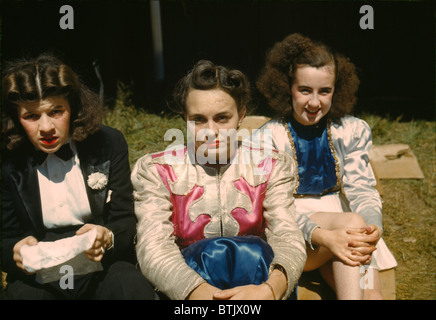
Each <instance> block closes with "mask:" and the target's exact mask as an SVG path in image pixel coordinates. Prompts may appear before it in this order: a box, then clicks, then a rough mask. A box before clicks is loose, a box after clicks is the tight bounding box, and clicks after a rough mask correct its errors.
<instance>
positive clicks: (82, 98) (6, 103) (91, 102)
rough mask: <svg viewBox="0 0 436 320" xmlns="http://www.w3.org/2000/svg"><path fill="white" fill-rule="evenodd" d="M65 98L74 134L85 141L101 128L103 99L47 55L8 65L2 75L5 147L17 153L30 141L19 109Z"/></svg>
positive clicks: (71, 133)
mask: <svg viewBox="0 0 436 320" xmlns="http://www.w3.org/2000/svg"><path fill="white" fill-rule="evenodd" d="M54 96H62V97H64V98H65V99H67V100H68V102H69V104H70V107H71V119H70V135H71V138H72V139H73V140H75V141H82V140H84V139H85V138H86V137H87V136H88V135H90V134H93V133H94V132H96V131H97V130H98V129H99V126H100V123H101V121H102V119H103V105H102V102H101V100H100V98H99V96H98V95H97V94H96V93H94V92H93V91H92V90H91V89H90V88H88V87H87V86H86V85H85V84H84V83H82V81H81V80H80V78H79V76H78V75H77V73H75V72H74V71H73V70H72V69H71V68H70V67H69V66H67V65H66V64H65V63H63V62H62V61H61V60H59V59H58V58H57V57H56V56H54V55H52V54H49V53H45V54H42V55H40V56H38V57H37V58H34V59H21V60H16V61H10V62H6V63H5V68H4V71H3V76H2V116H3V119H2V140H3V141H2V145H3V147H4V148H6V149H8V150H15V149H17V148H18V147H19V146H21V145H23V144H24V142H25V141H28V139H27V136H26V133H25V132H24V129H23V127H22V126H21V124H20V122H19V119H18V109H17V108H18V106H19V105H20V104H21V103H24V102H29V101H39V100H41V99H45V98H47V97H54Z"/></svg>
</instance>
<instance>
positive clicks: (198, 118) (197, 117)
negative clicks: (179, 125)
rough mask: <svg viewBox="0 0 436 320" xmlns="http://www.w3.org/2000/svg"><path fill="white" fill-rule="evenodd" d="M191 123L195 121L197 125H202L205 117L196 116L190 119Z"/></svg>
mask: <svg viewBox="0 0 436 320" xmlns="http://www.w3.org/2000/svg"><path fill="white" fill-rule="evenodd" d="M190 121H194V122H195V123H196V124H201V123H203V122H204V121H205V119H204V117H201V116H194V117H192V118H190Z"/></svg>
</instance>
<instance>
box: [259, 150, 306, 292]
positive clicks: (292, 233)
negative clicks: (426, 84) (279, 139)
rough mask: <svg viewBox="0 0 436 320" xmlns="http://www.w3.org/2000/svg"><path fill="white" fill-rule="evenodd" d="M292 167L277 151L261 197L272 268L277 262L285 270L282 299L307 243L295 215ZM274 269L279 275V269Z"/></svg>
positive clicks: (292, 284) (294, 278)
mask: <svg viewBox="0 0 436 320" xmlns="http://www.w3.org/2000/svg"><path fill="white" fill-rule="evenodd" d="M295 170H296V166H295V163H294V161H292V159H291V158H290V157H289V156H288V155H286V154H285V153H279V154H278V159H277V161H276V164H275V166H274V168H273V170H272V173H271V176H270V180H269V182H268V188H267V191H266V195H265V200H264V209H265V210H264V217H265V220H266V229H265V234H266V237H267V241H268V243H269V245H270V246H271V247H272V249H273V251H274V259H273V261H272V263H271V269H274V266H275V265H279V266H282V267H283V268H284V270H285V272H286V274H285V275H284V276H285V277H286V279H287V286H286V287H287V288H286V292H284V295H283V298H286V297H288V296H289V294H290V293H291V292H292V290H293V289H294V287H295V285H296V284H297V281H298V279H299V278H300V276H301V273H302V271H303V267H304V264H305V262H306V246H305V243H304V238H303V236H302V233H301V231H300V229H299V227H298V225H297V222H296V217H295V207H294V197H293V192H294V189H295V184H296V179H295ZM275 271H276V275H278V276H280V273H281V272H280V271H279V270H275ZM277 272H280V273H277ZM271 276H272V273H271V274H270V277H271ZM271 284H273V283H271ZM273 288H274V286H273ZM274 289H275V294H276V296H277V298H278V299H279V298H280V296H281V295H280V291H282V290H279V288H278V287H277V286H276V287H275V288H274Z"/></svg>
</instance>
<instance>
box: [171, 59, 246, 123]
mask: <svg viewBox="0 0 436 320" xmlns="http://www.w3.org/2000/svg"><path fill="white" fill-rule="evenodd" d="M217 88H218V89H221V90H223V91H225V92H227V93H228V94H229V95H230V96H231V97H232V98H233V99H234V100H235V101H236V105H237V107H238V110H240V109H241V108H242V107H248V104H249V103H250V84H249V81H248V79H247V77H246V76H245V75H244V74H243V73H242V72H241V71H239V70H232V69H228V68H226V67H223V66H217V65H215V64H214V63H213V62H211V61H208V60H200V61H198V62H197V63H196V64H195V66H194V68H193V69H192V70H191V71H189V72H188V74H187V75H186V76H184V77H183V78H182V79H180V80H179V81H178V82H177V84H176V86H175V88H174V91H173V99H174V103H175V108H174V111H175V112H177V113H179V114H181V115H183V114H185V112H186V98H187V96H188V93H189V90H190V89H198V90H210V89H217Z"/></svg>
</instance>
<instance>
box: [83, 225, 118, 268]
mask: <svg viewBox="0 0 436 320" xmlns="http://www.w3.org/2000/svg"><path fill="white" fill-rule="evenodd" d="M94 228H95V229H97V236H96V238H95V241H94V244H93V245H92V247H91V248H90V249H89V250H86V251H85V255H86V257H87V258H88V259H89V260H91V261H96V262H98V261H101V259H103V255H104V253H105V250H106V249H107V248H109V247H110V246H111V245H112V237H111V231H110V230H109V229H108V228H106V227H103V226H100V225H95V224H90V223H87V224H85V225H84V226H83V227H81V228H80V229H79V230H77V232H76V235H81V234H84V233H86V232H88V231H90V230H92V229H94Z"/></svg>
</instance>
